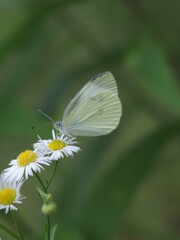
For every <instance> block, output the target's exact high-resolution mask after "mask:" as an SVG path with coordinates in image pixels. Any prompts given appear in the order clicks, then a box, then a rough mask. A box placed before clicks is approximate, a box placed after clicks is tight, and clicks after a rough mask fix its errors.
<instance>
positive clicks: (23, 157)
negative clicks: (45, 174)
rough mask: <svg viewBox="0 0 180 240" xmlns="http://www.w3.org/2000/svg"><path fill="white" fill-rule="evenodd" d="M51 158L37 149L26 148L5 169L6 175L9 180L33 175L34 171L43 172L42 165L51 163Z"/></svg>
mask: <svg viewBox="0 0 180 240" xmlns="http://www.w3.org/2000/svg"><path fill="white" fill-rule="evenodd" d="M50 162H51V160H50V159H49V158H48V157H44V156H43V155H41V154H39V153H38V152H36V151H31V150H26V151H24V152H21V153H20V154H19V155H18V157H17V158H16V159H14V160H12V161H11V162H10V163H9V165H10V167H9V168H7V169H5V170H4V177H5V179H6V180H7V181H10V182H13V181H19V180H20V179H21V178H22V177H23V176H24V177H25V179H28V176H33V172H41V170H42V169H44V168H43V166H42V165H48V166H49V165H50Z"/></svg>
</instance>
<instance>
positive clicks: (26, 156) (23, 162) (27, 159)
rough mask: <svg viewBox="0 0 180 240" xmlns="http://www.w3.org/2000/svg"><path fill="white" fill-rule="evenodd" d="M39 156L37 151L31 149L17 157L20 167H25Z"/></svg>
mask: <svg viewBox="0 0 180 240" xmlns="http://www.w3.org/2000/svg"><path fill="white" fill-rule="evenodd" d="M37 158H38V155H37V154H36V153H35V152H33V151H31V150H26V151H24V152H22V153H20V154H19V156H18V157H17V162H18V164H19V166H20V167H25V166H27V165H29V164H30V163H32V162H35V161H36V159H37Z"/></svg>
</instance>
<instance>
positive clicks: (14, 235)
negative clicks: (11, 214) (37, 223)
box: [0, 223, 20, 240]
mask: <svg viewBox="0 0 180 240" xmlns="http://www.w3.org/2000/svg"><path fill="white" fill-rule="evenodd" d="M0 228H2V229H3V230H4V231H6V232H7V233H9V234H10V235H11V236H12V237H14V238H15V239H18V240H20V238H19V236H17V235H16V234H15V233H13V232H12V231H11V230H9V229H8V228H7V227H5V226H4V225H2V224H1V223H0Z"/></svg>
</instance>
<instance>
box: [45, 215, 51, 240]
mask: <svg viewBox="0 0 180 240" xmlns="http://www.w3.org/2000/svg"><path fill="white" fill-rule="evenodd" d="M46 226H47V240H50V230H51V224H50V216H49V214H48V215H47V225H46Z"/></svg>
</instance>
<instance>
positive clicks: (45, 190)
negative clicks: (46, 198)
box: [34, 172, 47, 193]
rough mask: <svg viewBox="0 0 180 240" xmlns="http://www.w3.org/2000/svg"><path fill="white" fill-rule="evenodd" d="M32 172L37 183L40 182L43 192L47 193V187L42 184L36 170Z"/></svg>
mask: <svg viewBox="0 0 180 240" xmlns="http://www.w3.org/2000/svg"><path fill="white" fill-rule="evenodd" d="M34 174H35V176H36V178H37V179H38V181H39V183H40V184H41V186H42V188H43V189H44V192H45V193H47V188H46V187H45V185H44V183H43V181H42V180H41V178H40V177H39V175H38V174H37V173H36V172H34Z"/></svg>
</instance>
